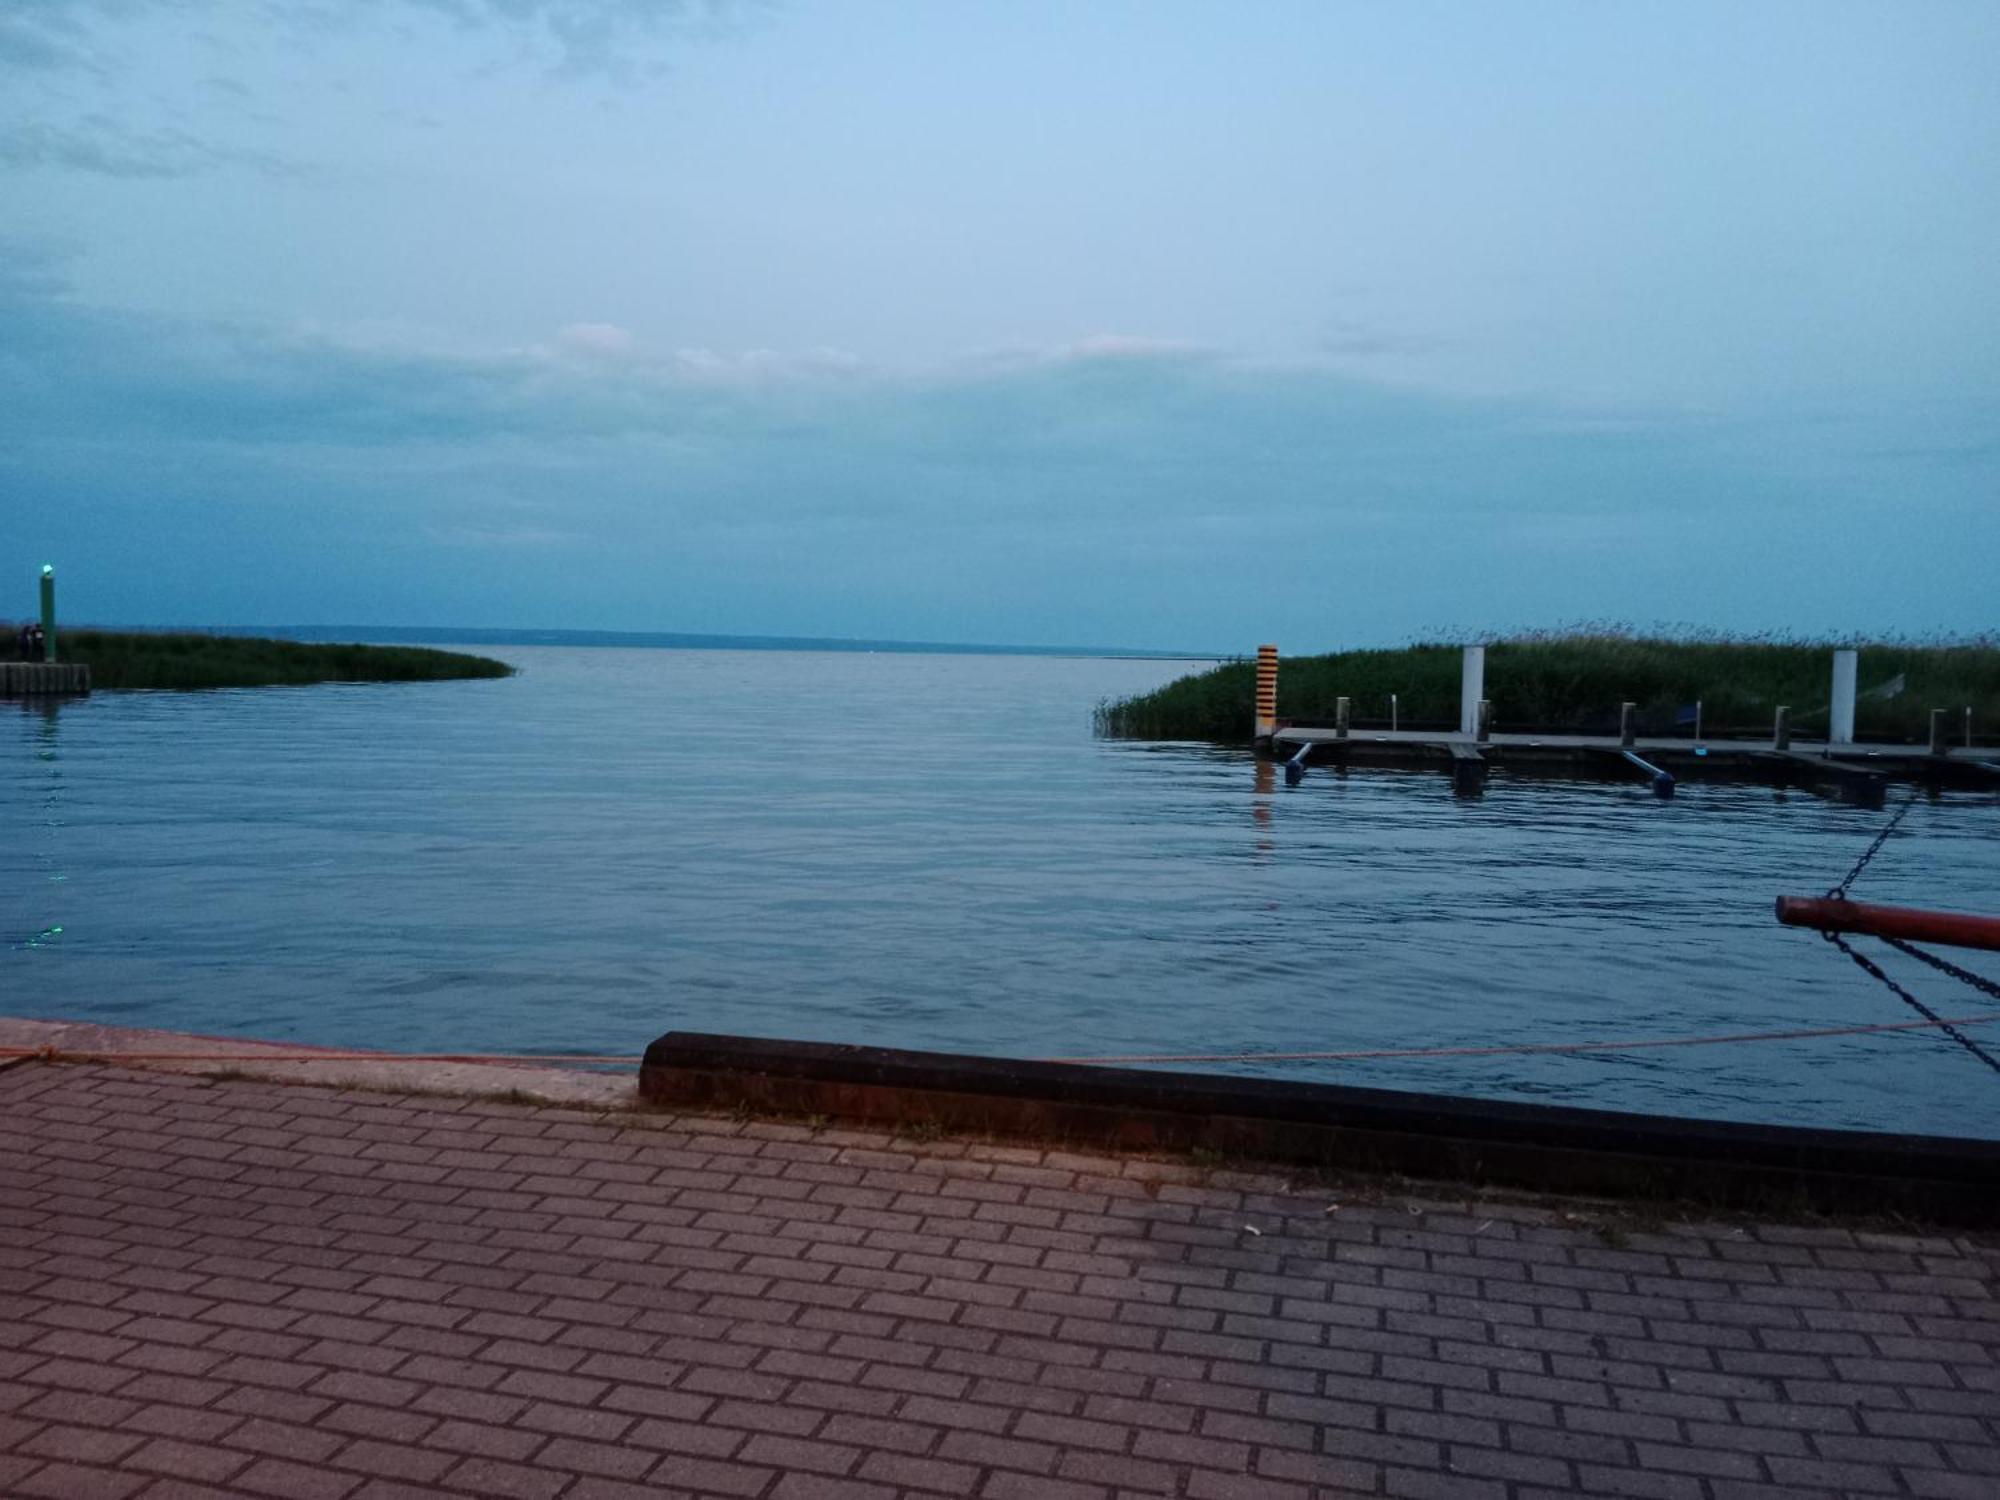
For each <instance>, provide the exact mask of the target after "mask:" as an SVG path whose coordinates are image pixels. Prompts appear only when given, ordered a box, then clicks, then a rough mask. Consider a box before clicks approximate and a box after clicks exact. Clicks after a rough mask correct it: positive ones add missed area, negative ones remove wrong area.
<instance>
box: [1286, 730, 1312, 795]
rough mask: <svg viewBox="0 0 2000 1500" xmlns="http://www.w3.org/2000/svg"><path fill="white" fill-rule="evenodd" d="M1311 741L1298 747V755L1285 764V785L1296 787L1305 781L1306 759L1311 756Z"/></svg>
mask: <svg viewBox="0 0 2000 1500" xmlns="http://www.w3.org/2000/svg"><path fill="white" fill-rule="evenodd" d="M1312 749H1313V747H1312V741H1311V740H1307V741H1306V742H1305V743H1304V744H1303V745H1301V746H1299V750H1298V754H1296V755H1294V756H1293V757H1292V758H1291V759H1290V760H1288V761H1286V762H1285V785H1286V786H1297V785H1298V784H1299V783H1300V782H1301V781H1304V780H1305V779H1306V757H1307V756H1308V755H1311V754H1312Z"/></svg>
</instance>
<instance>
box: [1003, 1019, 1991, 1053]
mask: <svg viewBox="0 0 2000 1500" xmlns="http://www.w3.org/2000/svg"><path fill="white" fill-rule="evenodd" d="M1996 1021H2000V1011H1988V1012H1987V1013H1985V1014H1984V1015H1977V1016H1951V1017H1941V1016H1933V1017H1932V1018H1931V1019H1930V1020H1928V1021H1889V1022H1878V1023H1876V1024H1874V1025H1869V1026H1819V1027H1813V1028H1811V1029H1809V1030H1799V1031H1739V1032H1733V1033H1730V1034H1728V1035H1720V1036H1670V1037H1647V1038H1643V1039H1640V1040H1636V1041H1625V1042H1529V1043H1522V1044H1519V1045H1515V1046H1507V1047H1378V1048H1374V1049H1372V1050H1369V1051H1360V1052H1177V1053H1150V1054H1144V1055H1141V1054H1137V1053H1133V1054H1125V1055H1120V1056H1113V1057H1045V1058H1042V1059H1041V1061H1043V1062H1063V1063H1208V1062H1368V1061H1372V1060H1374V1059H1377V1058H1395V1057H1507V1056H1513V1055H1525V1054H1533V1053H1540V1052H1636V1051H1640V1050H1642V1049H1644V1048H1648V1047H1713V1046H1716V1045H1718V1044H1720V1043H1723V1042H1800V1041H1810V1040H1812V1039H1814V1038H1816V1037H1828V1036H1870V1035H1873V1034H1875V1033H1877V1032H1883V1031H1921V1030H1924V1029H1927V1028H1933V1027H1939V1026H1943V1027H1952V1026H1985V1025H1991V1024H1992V1023H1994V1022H1996Z"/></svg>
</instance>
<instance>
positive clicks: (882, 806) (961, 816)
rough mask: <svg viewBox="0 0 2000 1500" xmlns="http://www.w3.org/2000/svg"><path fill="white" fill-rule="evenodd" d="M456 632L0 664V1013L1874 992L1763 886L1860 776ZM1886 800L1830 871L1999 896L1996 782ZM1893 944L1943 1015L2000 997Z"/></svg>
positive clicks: (1140, 1015) (1674, 1000)
mask: <svg viewBox="0 0 2000 1500" xmlns="http://www.w3.org/2000/svg"><path fill="white" fill-rule="evenodd" d="M482 649H486V650H492V649H493V648H482ZM496 654H499V655H502V656H505V657H506V658H507V659H509V660H511V661H513V662H515V663H516V664H518V665H520V666H521V667H522V668H523V669H524V670H523V674H522V675H521V676H519V677H517V678H514V679H511V680H507V681H501V682H473V683H444V684H413V685H407V686H405V685H396V686H327V687H317V688H284V689H270V690H259V691H240V692H219V693H205V694H166V693H141V694H113V693H105V694H99V695H97V696H96V697H93V698H90V699H88V700H85V701H81V702H76V703H70V704H65V705H62V706H60V707H54V706H49V707H34V708H23V707H21V706H19V705H13V704H7V705H0V709H4V712H0V834H4V846H0V940H4V943H3V944H0V1011H5V1012H7V1013H12V1014H23V1015H43V1016H59V1017H74V1018H87V1019H92V1020H98V1021H104V1022H109V1023H113V1024H121V1025H134V1026H158V1027H167V1028H173V1029H180V1030H191V1031H205V1032H215V1033H223V1032H233V1033H242V1034H246V1035H251V1036H259V1037H275V1038H288V1039H297V1040H301V1041H309V1042H316V1043H332V1044H351V1045H360V1046H371V1047H387V1048H404V1049H473V1050H516V1049H521V1050H544V1049H549V1050H564V1049H567V1050H587V1051H598V1050H606V1051H616V1052H632V1051H637V1050H639V1049H640V1048H641V1047H642V1046H643V1045H644V1044H645V1043H646V1042H647V1041H648V1040H650V1039H651V1038H653V1037H654V1036H656V1035H658V1034H659V1033H661V1032H663V1031H667V1030H670V1029H674V1028H681V1029H690V1030H702V1031H721V1032H738V1033H750V1034H757V1035H769V1036H789V1037H808V1038H819V1039H828V1040H841V1041H857V1042H872V1043H880V1044H885V1045H895V1046H909V1047H932V1048H943V1049H952V1050H965V1051H977V1052H994V1053H1014V1054H1023V1055H1079V1054H1084V1055H1097V1054H1105V1053H1131V1052H1234V1051H1239V1050H1241V1051H1273V1050H1328V1049H1346V1048H1375V1047H1406V1046H1453V1045H1477V1044H1485V1043H1496V1042H1497V1043H1511V1042H1548V1041H1566V1040H1582V1039H1612V1038H1624V1037H1641V1036H1676V1035H1686V1034H1694V1033H1709V1032H1718V1031H1746V1030H1765V1029H1779V1028H1791V1027H1807V1026H1823V1025H1824V1026H1838V1025H1845V1024H1852V1023H1870V1022H1882V1021H1901V1020H1906V1019H1910V1015H1909V1012H1908V1011H1907V1010H1905V1009H1904V1008H1903V1006H1902V1005H1901V1004H1900V1002H1898V1001H1897V1000H1896V999H1895V998H1894V997H1893V996H1891V995H1890V994H1889V993H1888V992H1887V991H1886V990H1885V989H1883V988H1882V987H1881V986H1880V985H1878V984H1876V983H1875V982H1874V981H1872V980H1870V979H1868V978H1866V977H1865V976H1864V975H1862V974H1861V973H1860V972H1859V971H1857V970H1856V969H1855V968H1854V967H1853V966H1852V965H1851V964H1849V963H1848V962H1847V960H1846V959H1844V958H1842V957H1841V956H1840V955H1839V954H1838V953H1836V952H1834V951H1833V950H1832V949H1830V948H1829V947H1828V946H1827V945H1826V944H1824V943H1822V942H1820V941H1819V940H1818V939H1817V938H1815V937H1813V936H1811V935H1810V934H1805V933H1800V932H1794V931H1790V930H1786V929H1781V928H1779V927H1778V926H1776V924H1775V923H1774V922H1773V920H1772V917H1771V900H1772V898H1773V897H1774V896H1775V895H1777V894H1778V893H1779V892H1795V893H1810V892H1814V891H1817V890H1821V889H1824V888H1825V887H1826V886H1827V885H1828V884H1829V883H1830V882H1831V881H1832V880H1833V879H1834V878H1835V877H1836V876H1838V875H1839V874H1840V873H1841V872H1842V871H1843V870H1844V869H1845V868H1846V867H1847V865H1848V864H1849V863H1851V862H1852V860H1853V859H1854V857H1855V856H1856V854H1858V853H1859V851H1860V849H1861V848H1862V847H1863V845H1864V844H1865V843H1866V842H1867V840H1868V838H1869V837H1870V836H1872V834H1873V832H1874V831H1875V829H1876V828H1877V827H1879V826H1880V824H1881V821H1882V818H1883V814H1880V813H1869V812H1864V811H1861V810H1858V809H1853V808H1847V807H1842V806H1836V805H1832V804H1828V803H1825V802H1822V801H1820V800H1818V799H1816V798H1814V797H1811V796H1809V795H1806V794H1804V793H1796V792H1795V793H1790V794H1786V793H1782V792H1777V791H1773V790H1771V789H1769V788H1764V787H1755V786H1730V785H1721V784H1714V785H1700V784H1694V785H1684V786H1683V788H1682V791H1681V794H1680V795H1679V796H1678V797H1677V798H1676V799H1675V800H1673V801H1672V802H1669V803H1660V802H1657V801H1655V800H1654V798H1653V797H1652V796H1651V795H1650V794H1649V793H1648V792H1647V791H1646V790H1645V788H1644V787H1642V786H1639V785H1636V784H1625V783H1605V782H1584V781H1576V782H1570V781H1557V780H1545V779H1539V778H1537V779H1533V780H1516V779H1510V778H1507V777H1505V776H1504V775H1502V774H1500V773H1495V776H1494V779H1493V781H1492V783H1491V785H1490V787H1489V790H1488V792H1487V794H1486V796H1485V797H1484V798H1483V799H1480V800H1478V801H1471V802H1466V801H1458V800H1454V799H1453V798H1452V797H1451V796H1450V794H1449V787H1448V784H1447V782H1446V779H1445V778H1444V777H1443V776H1442V775H1435V774H1416V773H1396V772H1384V771H1368V772H1356V773H1355V774H1353V775H1352V776H1349V777H1344V778H1343V777H1339V776H1336V775H1335V774H1333V773H1332V772H1329V771H1315V772H1313V773H1312V774H1311V775H1310V776H1309V777H1308V778H1307V780H1306V782H1305V784H1304V785H1302V786H1299V787H1296V788H1290V787H1286V786H1285V785H1284V784H1283V781H1282V778H1274V777H1273V776H1272V775H1271V774H1270V769H1269V768H1268V767H1266V768H1262V769H1260V768H1259V767H1257V766H1256V765H1255V764H1254V763H1253V761H1252V760H1251V759H1250V758H1249V756H1248V755H1247V754H1246V753H1241V752H1238V751H1234V750H1224V749H1218V748H1214V747H1207V746H1194V745H1145V744H1131V743H1117V742H1102V741H1097V740H1094V739H1092V738H1091V735H1090V729H1089V714H1090V708H1091V706H1092V704H1093V703H1095V702H1096V701H1097V700H1098V699H1099V698H1100V697H1104V696H1107V695H1115V694H1122V693H1126V692H1131V691H1135V690H1140V689H1144V688H1148V687H1151V686H1154V685H1155V684H1157V683H1159V682H1161V681H1164V680H1166V679H1167V678H1169V677H1172V676H1175V675H1178V673H1179V672H1180V671H1182V670H1184V669H1183V668H1182V667H1181V666H1179V665H1176V664H1166V663H1160V662H1141V661H1103V660H1065V659H1052V658H1036V657H971V656H902V655H838V654H806V653H800V654H792V653H779V652H740V653H739V652H705V651H656V650H610V649H599V650H575V649H558V648H517V649H507V648H501V649H499V650H498V651H497V653H496ZM1904 828H1905V830H1906V833H1905V835H1903V836H1899V837H1898V838H1897V839H1896V840H1895V841H1893V842H1892V843H1891V844H1890V846H1889V847H1888V849H1887V850H1886V851H1885V852H1884V854H1883V855H1882V856H1881V857H1880V858H1879V859H1878V860H1877V861H1876V863H1875V865H1874V867H1873V868H1872V869H1871V870H1870V872H1869V873H1868V875H1867V876H1865V877H1864V880H1863V882H1862V884H1861V885H1860V886H1859V887H1857V894H1865V895H1867V896H1869V897H1873V898H1876V899H1881V900H1887V901H1898V900H1903V901H1910V902H1916V903H1928V904H1937V905H1953V906H1959V907H1964V908H1969V909H1973V910H1982V909H1983V910H1989V911H1990V910H2000V797H1996V796H1986V795H1968V794H1955V795H1952V796H1949V797H1947V798H1944V799H1942V800H1940V801H1936V802H1925V803H1920V804H1919V805H1918V806H1917V807H1916V808H1915V809H1914V810H1913V811H1912V812H1911V814H1910V816H1909V818H1908V819H1907V820H1906V822H1905V824H1904ZM1889 957H1890V958H1892V959H1893V958H1895V955H1889ZM1974 962H1977V960H1974ZM1981 966H1982V967H1983V968H1984V969H1985V970H1986V971H1987V972H1992V971H1994V970H1995V969H2000V964H1994V963H1992V962H1986V963H1984V964H1983V965H1981ZM1890 967H1891V968H1892V971H1893V972H1895V973H1897V974H1898V975H1899V977H1903V978H1905V979H1906V981H1907V982H1908V983H1909V984H1910V985H1911V987H1912V988H1913V989H1914V990H1915V991H1916V992H1917V993H1918V994H1919V995H1921V996H1923V997H1925V998H1926V999H1927V1000H1928V1001H1929V1002H1930V1003H1932V1004H1934V1005H1936V1006H1938V1007H1940V1008H1942V1010H1943V1012H1944V1013H1945V1014H1959V1015H1964V1014H1972V1013H1976V1012H1979V1011H1981V1010H1985V1009H1989V1008H2000V1007H1995V1006H1993V1005H1992V1004H1991V1003H1990V1002H1988V1003H1984V1004H1983V1003H1982V1001H1983V998H1984V997H1981V996H1979V995H1977V994H1975V993H1973V992H1972V991H1971V990H1969V989H1966V988H1964V987H1963V986H1959V985H1956V984H1955V983H1953V982H1951V981H1949V980H1946V979H1944V978H1943V977H1942V976H1937V975H1933V974H1930V973H1929V972H1928V971H1925V970H1922V969H1919V968H1916V967H1915V966H1913V965H1911V964H1910V963H1909V962H1908V961H1905V960H1900V959H1897V960H1896V961H1895V962H1894V963H1893V964H1891V965H1890ZM1981 1034H1982V1035H1985V1036H1987V1037H1989V1038H1991V1040H1992V1041H1993V1042H1994V1043H1995V1044H2000V1027H1986V1028H1983V1030H1982V1033H1981ZM1260 1070H1261V1071H1267V1072H1271V1073H1289V1074H1293V1075H1298V1076H1307V1077H1315V1078H1327V1079H1338V1080H1341V1081H1346V1082H1356V1083H1368V1084H1375V1085H1380V1086H1385V1087H1395V1088H1410V1089H1437V1090H1454V1091H1462V1092H1467V1093H1474V1094H1483V1095H1490V1096H1494V1097H1505V1098H1535V1099H1554V1100H1563V1101H1569V1102H1576V1103H1587V1104H1592V1105H1599V1106H1604V1107H1609V1108H1630V1109H1645V1110H1659V1111H1666V1112H1677V1113H1687V1114H1699V1115H1708V1116H1714V1117H1718V1118H1731V1119H1756V1120H1776V1121H1788V1122H1795V1123H1813V1124H1829V1125H1851V1126H1867V1127H1878V1128H1899V1129H1914V1130H1925V1131H1934V1132H1939V1133H1944V1134H1959V1135H1975V1136H1988V1137H1992V1136H2000V1075H1996V1074H1994V1073H1993V1072H1992V1071H1990V1070H1989V1069H1987V1068H1985V1067H1983V1066H1981V1065H1980V1064H1979V1063H1978V1062H1977V1061H1975V1060H1974V1059H1973V1058H1971V1057H1969V1056H1968V1055H1966V1054H1965V1053H1964V1052H1963V1051H1961V1050H1960V1049H1959V1048H1958V1047H1956V1046H1955V1045H1954V1044H1952V1043H1951V1042H1950V1041H1948V1040H1946V1039H1944V1038H1943V1037H1941V1036H1939V1035H1937V1034H1935V1033H1929V1032H1914V1033H1901V1034H1895V1035H1889V1036H1874V1037H1857V1038H1842V1039H1833V1040H1821V1041H1809V1042H1777V1043H1760V1044H1756V1045H1744V1046H1728V1047H1703V1048H1684V1049H1676V1050H1671V1051H1661V1052H1646V1053H1626V1054H1613V1055H1596V1056H1585V1057H1503V1058H1462V1059H1433V1060H1399V1061H1380V1062H1367V1063H1335V1064H1326V1063H1317V1064H1315V1063H1293V1064H1282V1065H1278V1064H1273V1065H1260V1066H1259V1067H1258V1068H1246V1071H1260Z"/></svg>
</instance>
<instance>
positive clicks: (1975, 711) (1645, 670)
mask: <svg viewBox="0 0 2000 1500" xmlns="http://www.w3.org/2000/svg"><path fill="white" fill-rule="evenodd" d="M1837 646H1859V647H1860V650H1861V657H1860V699H1859V702H1858V704H1857V706H1856V713H1855V734H1856V737H1857V738H1859V739H1863V740H1882V741H1890V742H1895V741H1912V742H1914V741H1920V740H1923V739H1925V738H1927V737H1928V735H1929V732H1930V711H1931V710H1932V709H1934V708H1945V709H1949V710H1951V711H1952V713H1953V714H1954V716H1955V717H1954V719H1953V722H1952V730H1951V733H1952V739H1953V742H1954V743H1956V742H1957V740H1958V738H1959V736H1960V734H1961V732H1962V722H1963V711H1964V710H1965V709H1966V708H1970V709H1971V710H1972V719H1973V725H1974V728H1975V731H1977V732H1979V733H1981V734H1983V735H1989V736H1990V735H1991V734H1992V733H1993V732H1994V730H1995V728H1996V726H2000V641H1995V640H1992V639H1976V640H1967V641H1918V642H1909V641H1883V642H1877V643H1871V642H1866V641H1832V640H1827V641H1814V640H1791V639H1779V638H1759V639H1741V638H1728V637H1722V636H1707V635H1703V636H1680V637H1675V636H1656V635H1641V634H1636V633H1628V632H1625V631H1622V630H1617V629H1601V628H1600V629H1594V630H1589V631H1576V632H1565V631H1533V632H1524V633H1521V634H1517V635H1514V636H1511V637H1508V638H1506V639H1503V640H1499V641H1494V642H1489V643H1488V648H1487V652H1486V696H1487V697H1488V698H1489V699H1490V700H1491V701H1492V703H1493V714H1494V726H1495V727H1496V728H1498V729H1501V730H1521V731H1529V732H1533V731H1547V732H1551V733H1553V732H1570V733H1579V734H1589V733H1612V732H1615V731H1616V729H1617V726H1618V709H1619V705H1620V704H1621V703H1625V702H1628V701H1629V702H1632V703H1635V704H1637V705H1638V722H1639V728H1640V731H1641V732H1642V733H1646V734H1674V733H1692V731H1693V723H1692V712H1691V711H1692V708H1693V705H1694V704H1695V703H1696V701H1697V700H1698V701H1700V703H1701V705H1702V724H1703V733H1704V735H1706V736H1708V737H1711V738H1715V737H1721V736H1723V735H1725V734H1728V733H1731V732H1740V733H1742V734H1746V735H1749V734H1767V733H1769V732H1770V727H1771V720H1772V713H1773V710H1774V709H1776V708H1777V706H1778V705H1779V704H1785V705H1788V706H1789V707H1790V709H1791V722H1792V727H1793V730H1794V732H1795V733H1797V734H1800V735H1802V736H1813V735H1821V734H1824V733H1825V732H1826V728H1827V718H1828V697H1829V679H1830V676H1831V667H1832V652H1833V651H1834V649H1835V648H1836V647H1837ZM1460 659H1461V658H1460V647H1459V645H1458V644H1457V643H1452V642H1442V641H1440V642H1424V643H1419V644H1413V645H1409V646H1403V647H1398V648H1394V649H1389V650H1371V651H1337V652H1333V653H1331V654H1328V655H1324V656H1295V657H1286V658H1285V659H1284V660H1283V663H1282V665H1281V667H1280V669H1279V673H1278V713H1279V716H1280V717H1281V718H1285V719H1289V720H1291V721H1292V722H1293V723H1298V724H1312V723H1316V722H1329V723H1330V722H1331V721H1332V719H1333V714H1334V700H1335V699H1336V698H1339V697H1342V696H1345V697H1347V698H1348V699H1349V700H1350V711H1351V713H1352V714H1353V716H1354V721H1355V723H1356V724H1357V725H1367V726H1371V727H1372V726H1376V725H1386V724H1387V723H1388V722H1389V718H1390V695H1391V694H1394V695H1396V698H1397V718H1398V719H1399V721H1400V724H1401V726H1402V727H1403V728H1406V729H1410V728H1444V727H1451V728H1456V727H1457V724H1458V709H1459V704H1458V694H1459V668H1460ZM1254 684H1255V664H1254V663H1253V662H1251V661H1249V660H1247V659H1245V660H1240V661H1231V662H1226V663H1224V664H1223V665H1221V666H1219V667H1215V668H1212V669H1210V670H1208V671H1205V672H1197V673H1194V674H1192V675H1190V676H1187V677H1183V678H1180V679H1179V680H1177V681H1175V682H1170V683H1168V684H1167V685H1166V686H1165V687H1163V688H1160V689H1158V690H1157V691H1155V692H1151V693H1142V694H1140V695H1138V696H1137V697H1133V698H1125V699H1120V700H1116V701H1108V702H1105V703H1102V704H1100V705H1099V706H1098V710H1097V729H1098V732H1099V733H1100V734H1104V735H1109V736H1117V737H1124V738H1136V739H1163V740H1224V741H1242V740H1245V739H1247V738H1248V737H1249V734H1250V728H1251V723H1252V712H1253V704H1252V695H1253V692H1254Z"/></svg>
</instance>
